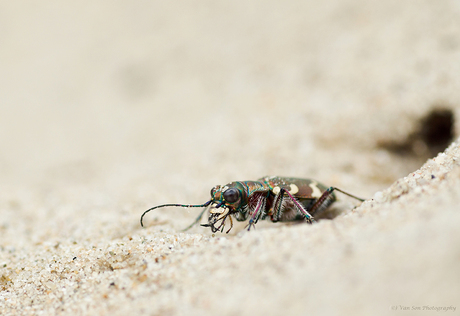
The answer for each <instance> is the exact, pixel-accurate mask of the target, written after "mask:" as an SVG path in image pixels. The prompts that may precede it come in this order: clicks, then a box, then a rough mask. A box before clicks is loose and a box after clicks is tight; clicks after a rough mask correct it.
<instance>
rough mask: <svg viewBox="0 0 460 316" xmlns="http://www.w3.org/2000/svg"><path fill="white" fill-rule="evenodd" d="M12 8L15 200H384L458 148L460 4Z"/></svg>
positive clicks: (8, 51) (0, 67) (1, 21)
mask: <svg viewBox="0 0 460 316" xmlns="http://www.w3.org/2000/svg"><path fill="white" fill-rule="evenodd" d="M0 8H1V10H0V30H1V35H0V72H1V76H0V126H1V130H2V133H1V134H0V148H1V155H0V184H1V186H2V187H3V188H4V189H5V188H23V187H25V188H28V189H30V190H32V191H37V192H39V193H40V192H52V191H54V192H56V191H57V192H59V191H60V190H61V191H62V190H66V188H76V187H84V188H86V190H88V191H90V190H96V191H97V192H99V193H101V192H106V198H107V199H106V200H111V199H118V198H122V199H123V197H124V199H125V201H127V202H132V203H138V205H136V207H137V206H139V207H140V206H142V207H144V206H147V205H150V204H152V203H153V204H159V203H166V202H178V203H199V202H203V201H205V200H206V198H207V197H208V195H209V193H208V192H209V190H210V189H211V188H212V186H214V185H215V184H223V183H227V182H229V181H232V180H254V179H257V178H260V177H262V176H265V175H281V176H296V177H304V178H316V179H318V180H320V181H322V182H324V183H326V184H328V185H335V186H338V187H341V188H343V189H345V190H347V191H350V192H353V193H355V194H357V195H361V196H364V197H371V196H372V195H373V194H374V192H375V191H376V190H379V189H383V188H385V187H387V186H388V185H389V184H391V183H392V182H393V181H395V180H396V179H397V178H399V177H402V176H405V175H406V174H407V173H409V172H411V171H414V170H415V169H417V168H418V167H419V166H421V164H423V163H424V162H425V161H426V159H428V158H430V157H432V156H434V155H436V153H437V152H438V151H442V150H443V149H444V148H445V147H446V146H447V145H448V144H449V143H450V141H451V140H452V138H453V137H455V136H456V135H458V134H459V128H458V124H456V122H455V119H456V118H458V117H459V114H460V112H459V110H460V106H459V103H460V89H459V88H458V87H459V86H460V80H459V75H458V74H459V73H460V19H459V14H460V5H459V3H458V2H456V1H436V2H432V1H404V2H400V1H393V0H390V1H384V2H382V1H361V0H345V1H334V0H328V1H321V2H317V1H316V2H313V1H283V2H279V1H250V2H247V1H232V2H227V1H215V0H213V1H198V2H197V1H192V2H181V3H173V2H159V1H131V2H107V1H102V2H94V1H79V2H72V3H70V2H58V1H44V2H43V1H42V2H40V4H37V3H36V2H33V1H20V2H15V1H1V2H0ZM72 190H73V189H72ZM86 193H88V192H86ZM40 194H41V193H40ZM80 198H82V197H81V196H80ZM75 199H78V197H75ZM143 203H145V205H144V204H143ZM13 204H14V203H13ZM140 208H141V207H140ZM136 211H137V210H136ZM133 212H134V211H133ZM133 214H134V213H133Z"/></svg>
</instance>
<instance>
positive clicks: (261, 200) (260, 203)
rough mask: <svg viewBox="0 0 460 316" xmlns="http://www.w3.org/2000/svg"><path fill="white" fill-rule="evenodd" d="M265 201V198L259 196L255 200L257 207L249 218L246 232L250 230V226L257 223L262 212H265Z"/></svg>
mask: <svg viewBox="0 0 460 316" xmlns="http://www.w3.org/2000/svg"><path fill="white" fill-rule="evenodd" d="M266 200H267V197H266V196H263V195H260V197H259V199H258V200H257V205H256V209H255V210H254V212H253V213H252V216H251V218H250V219H249V223H248V226H247V227H248V230H250V229H251V227H252V226H254V225H255V224H256V223H257V222H258V221H259V218H260V217H261V215H262V214H263V212H265V202H266Z"/></svg>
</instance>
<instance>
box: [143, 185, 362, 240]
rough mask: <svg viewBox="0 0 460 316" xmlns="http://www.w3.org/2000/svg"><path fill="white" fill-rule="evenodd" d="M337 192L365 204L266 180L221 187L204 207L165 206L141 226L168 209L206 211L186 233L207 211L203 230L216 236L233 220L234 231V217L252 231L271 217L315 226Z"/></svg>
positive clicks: (316, 187)
mask: <svg viewBox="0 0 460 316" xmlns="http://www.w3.org/2000/svg"><path fill="white" fill-rule="evenodd" d="M334 190H337V191H339V192H342V193H344V194H346V195H348V196H351V197H353V198H355V199H358V200H360V201H364V200H363V199H360V198H358V197H356V196H354V195H351V194H349V193H346V192H344V191H342V190H340V189H338V188H336V187H326V186H324V185H323V184H321V183H319V182H317V181H315V180H312V179H301V178H287V177H276V176H274V177H264V178H261V179H259V180H257V181H234V182H230V183H228V184H226V185H223V186H221V185H217V186H215V187H214V188H212V190H211V200H209V201H208V202H206V203H204V204H199V205H185V204H163V205H159V206H155V207H152V208H150V209H148V210H147V211H145V212H144V213H143V214H142V216H141V225H142V226H143V222H142V219H143V217H144V215H145V214H146V213H148V212H150V211H151V210H154V209H156V208H160V207H167V206H177V207H204V208H205V209H204V210H203V211H202V212H201V213H200V215H199V216H198V218H197V219H196V221H195V222H194V223H192V225H190V226H189V227H187V228H186V229H185V230H187V229H189V228H190V227H192V226H193V225H195V224H197V223H198V222H199V221H200V220H201V218H202V216H203V214H204V213H205V212H206V211H208V212H209V216H208V223H207V224H202V226H206V227H210V228H211V230H212V232H216V231H219V230H220V231H223V229H224V226H225V224H226V221H227V219H229V221H230V225H231V226H230V229H228V230H227V233H228V232H229V231H230V230H231V229H232V227H233V220H232V216H234V217H235V218H236V220H238V221H245V220H247V219H248V218H249V223H248V226H247V227H248V230H249V229H251V227H253V226H254V225H255V224H256V223H257V221H258V220H259V219H264V218H267V217H269V218H270V220H271V221H273V222H278V221H292V220H299V219H305V220H306V221H307V222H308V223H312V222H314V218H313V215H315V214H319V213H321V212H322V211H323V210H325V209H326V208H328V207H329V206H330V205H331V204H332V203H334V202H335V200H336V197H335V194H334V193H333V191H334Z"/></svg>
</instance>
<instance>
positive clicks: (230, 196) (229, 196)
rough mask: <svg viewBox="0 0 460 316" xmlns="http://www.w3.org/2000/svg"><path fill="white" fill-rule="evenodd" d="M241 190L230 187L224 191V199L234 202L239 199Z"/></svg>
mask: <svg viewBox="0 0 460 316" xmlns="http://www.w3.org/2000/svg"><path fill="white" fill-rule="evenodd" d="M238 198H239V192H238V189H235V188H230V189H228V190H226V191H225V192H224V199H225V201H227V202H229V203H234V202H236V201H238Z"/></svg>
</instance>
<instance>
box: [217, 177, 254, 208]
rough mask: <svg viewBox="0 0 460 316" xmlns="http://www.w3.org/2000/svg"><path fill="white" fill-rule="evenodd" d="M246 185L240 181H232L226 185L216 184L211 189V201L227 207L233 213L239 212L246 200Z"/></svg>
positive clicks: (218, 205)
mask: <svg viewBox="0 0 460 316" xmlns="http://www.w3.org/2000/svg"><path fill="white" fill-rule="evenodd" d="M245 194H246V193H245V190H244V187H243V186H242V185H241V184H240V183H238V182H231V183H229V184H226V185H224V186H220V185H216V186H215V187H214V188H212V190H211V201H212V203H216V204H217V207H225V208H228V209H229V210H230V212H231V213H234V212H237V211H238V210H239V209H240V208H241V207H242V206H243V201H245V200H246V199H245Z"/></svg>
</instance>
